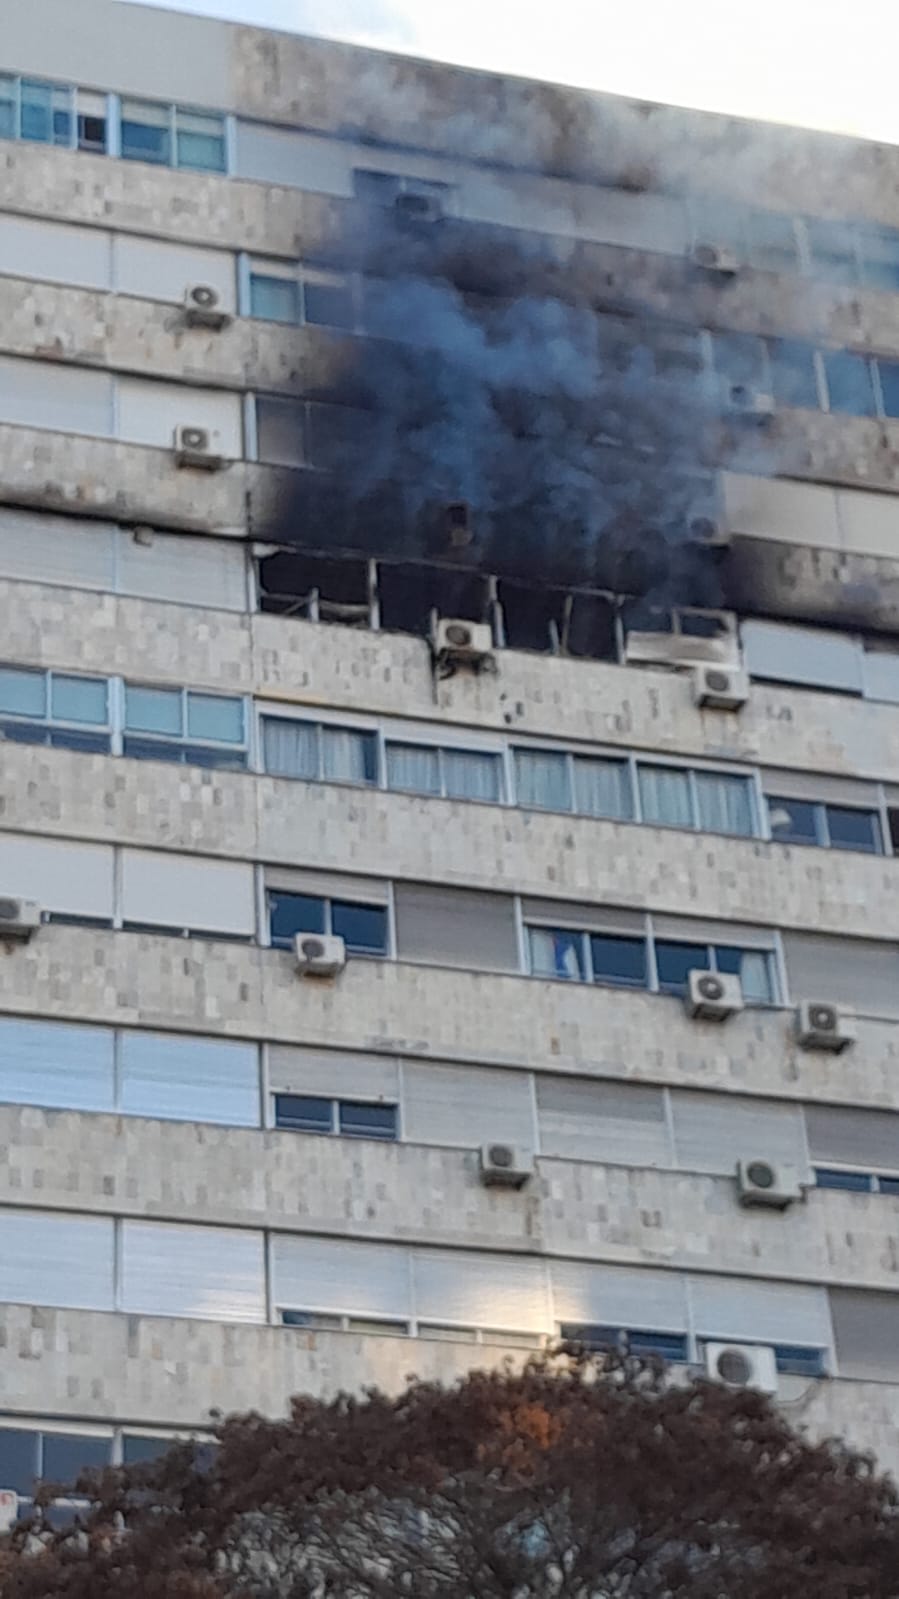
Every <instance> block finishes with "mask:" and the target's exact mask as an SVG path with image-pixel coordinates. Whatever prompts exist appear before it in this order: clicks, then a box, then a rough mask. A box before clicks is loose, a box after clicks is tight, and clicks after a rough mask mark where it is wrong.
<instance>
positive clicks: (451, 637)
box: [446, 622, 471, 649]
mask: <svg viewBox="0 0 899 1599" xmlns="http://www.w3.org/2000/svg"><path fill="white" fill-rule="evenodd" d="M446 639H447V643H448V644H456V645H458V646H459V647H460V648H463V649H464V648H466V647H467V646H468V645H469V644H470V643H471V628H469V627H462V626H461V625H460V624H459V623H458V622H454V623H452V624H451V625H450V626H449V627H448V628H447V630H446Z"/></svg>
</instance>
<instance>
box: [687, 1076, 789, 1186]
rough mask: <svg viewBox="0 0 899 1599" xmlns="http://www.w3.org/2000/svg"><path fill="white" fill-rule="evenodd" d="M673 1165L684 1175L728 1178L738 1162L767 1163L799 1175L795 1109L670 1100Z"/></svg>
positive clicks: (699, 1098)
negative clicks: (700, 1174)
mask: <svg viewBox="0 0 899 1599" xmlns="http://www.w3.org/2000/svg"><path fill="white" fill-rule="evenodd" d="M671 1116H672V1122H673V1126H674V1147H675V1152H676V1158H677V1164H678V1165H679V1166H680V1167H681V1168H682V1169H683V1170H684V1171H701V1172H714V1173H720V1174H722V1175H726V1176H734V1175H735V1174H736V1169H737V1161H738V1160H756V1159H758V1160H768V1161H771V1162H772V1163H773V1164H774V1165H784V1166H793V1167H795V1168H796V1169H797V1170H798V1171H799V1172H800V1173H803V1174H805V1172H806V1168H807V1164H808V1162H807V1156H806V1151H805V1130H804V1127H803V1121H802V1111H801V1109H800V1107H799V1106H798V1105H788V1104H778V1103H777V1102H776V1101H772V1100H763V1099H739V1098H737V1097H736V1096H735V1095H732V1094H720V1093H719V1094H701V1093H700V1094H677V1093H675V1094H672V1096H671Z"/></svg>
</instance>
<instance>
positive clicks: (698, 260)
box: [691, 239, 740, 278]
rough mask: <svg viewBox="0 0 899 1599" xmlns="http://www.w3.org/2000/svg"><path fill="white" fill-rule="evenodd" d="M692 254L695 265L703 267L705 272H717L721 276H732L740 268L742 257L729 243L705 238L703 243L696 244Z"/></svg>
mask: <svg viewBox="0 0 899 1599" xmlns="http://www.w3.org/2000/svg"><path fill="white" fill-rule="evenodd" d="M691 255H692V260H693V264H694V266H698V267H701V268H702V270H703V272H715V273H717V274H718V275H719V276H720V277H726V278H732V277H733V276H734V274H735V273H736V272H739V270H740V258H739V256H738V255H737V252H736V250H733V249H732V248H731V247H730V245H728V244H714V243H713V242H712V241H711V240H710V239H708V240H704V241H703V242H702V243H701V244H694V246H693V249H692V252H691Z"/></svg>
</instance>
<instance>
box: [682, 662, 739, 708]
mask: <svg viewBox="0 0 899 1599" xmlns="http://www.w3.org/2000/svg"><path fill="white" fill-rule="evenodd" d="M748 698H749V677H748V675H747V674H746V672H744V671H743V670H742V668H741V667H739V666H697V667H696V669H695V671H694V673H693V700H694V703H695V704H696V705H702V706H705V707H706V709H707V710H712V711H738V710H739V709H740V707H741V705H745V704H746V701H747V700H748Z"/></svg>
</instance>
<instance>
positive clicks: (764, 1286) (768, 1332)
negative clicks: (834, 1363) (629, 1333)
mask: <svg viewBox="0 0 899 1599" xmlns="http://www.w3.org/2000/svg"><path fill="white" fill-rule="evenodd" d="M690 1304H691V1307H692V1309H691V1314H692V1322H693V1330H694V1332H696V1333H697V1334H698V1335H699V1336H700V1337H706V1338H737V1339H746V1340H748V1341H750V1342H752V1343H758V1344H811V1345H814V1346H817V1347H818V1348H822V1349H826V1348H829V1347H830V1342H831V1329H830V1309H829V1306H828V1302H827V1293H826V1290H825V1289H823V1288H814V1287H806V1286H805V1285H803V1284H801V1283H775V1282H751V1281H749V1280H747V1278H745V1277H711V1276H709V1277H691V1278H690Z"/></svg>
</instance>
